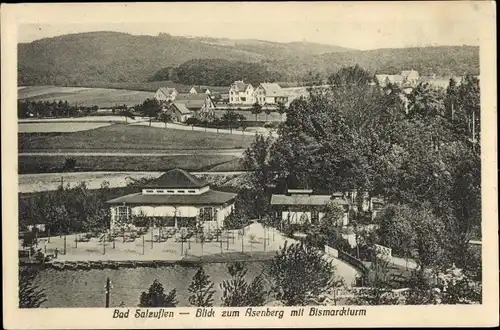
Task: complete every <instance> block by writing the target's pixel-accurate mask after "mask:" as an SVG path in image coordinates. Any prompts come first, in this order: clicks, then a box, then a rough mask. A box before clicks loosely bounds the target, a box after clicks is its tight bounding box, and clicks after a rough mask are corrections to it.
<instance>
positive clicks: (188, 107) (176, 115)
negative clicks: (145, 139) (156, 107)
mask: <svg viewBox="0 0 500 330" xmlns="http://www.w3.org/2000/svg"><path fill="white" fill-rule="evenodd" d="M214 110H215V103H214V101H213V99H212V97H211V96H210V94H189V93H188V94H185V95H178V96H177V97H176V99H175V100H174V101H173V102H169V103H168V104H167V105H165V106H164V108H163V111H171V112H172V116H173V119H174V121H175V122H179V123H185V122H186V121H187V120H188V119H189V118H192V117H202V116H204V115H206V116H207V117H211V116H213V115H214Z"/></svg>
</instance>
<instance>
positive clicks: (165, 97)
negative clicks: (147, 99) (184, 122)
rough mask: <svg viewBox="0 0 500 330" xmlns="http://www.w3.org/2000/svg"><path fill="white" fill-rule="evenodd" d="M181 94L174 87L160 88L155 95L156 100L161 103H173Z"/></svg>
mask: <svg viewBox="0 0 500 330" xmlns="http://www.w3.org/2000/svg"><path fill="white" fill-rule="evenodd" d="M178 94H179V93H178V92H177V90H176V89H175V88H173V87H160V88H158V90H157V91H156V93H155V96H154V98H155V100H157V101H159V102H167V101H173V100H175V98H176V97H177V95H178Z"/></svg>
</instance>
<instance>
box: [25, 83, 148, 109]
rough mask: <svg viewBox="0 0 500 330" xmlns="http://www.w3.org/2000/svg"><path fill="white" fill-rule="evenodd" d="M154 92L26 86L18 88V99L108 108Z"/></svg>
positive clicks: (133, 101) (136, 101) (132, 103)
mask: <svg viewBox="0 0 500 330" xmlns="http://www.w3.org/2000/svg"><path fill="white" fill-rule="evenodd" d="M153 95H154V93H152V92H144V91H136V90H126V89H110V88H83V87H56V86H26V87H23V88H20V89H18V99H19V100H28V101H50V102H52V101H54V100H55V101H59V100H62V101H68V103H70V104H72V105H74V104H78V105H83V106H93V105H97V106H99V107H100V108H108V107H112V106H114V105H117V104H126V105H129V106H133V105H136V104H139V103H142V102H143V101H144V100H145V99H147V98H152V97H153Z"/></svg>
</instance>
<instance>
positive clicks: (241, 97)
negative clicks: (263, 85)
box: [229, 80, 255, 105]
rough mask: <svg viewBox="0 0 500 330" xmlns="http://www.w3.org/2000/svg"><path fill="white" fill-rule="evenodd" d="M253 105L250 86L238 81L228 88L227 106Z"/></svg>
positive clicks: (252, 89)
mask: <svg viewBox="0 0 500 330" xmlns="http://www.w3.org/2000/svg"><path fill="white" fill-rule="evenodd" d="M254 103H255V97H254V88H253V86H252V84H247V83H245V82H243V81H242V80H238V81H235V82H234V83H233V84H232V85H231V86H230V87H229V104H247V105H252V104H254Z"/></svg>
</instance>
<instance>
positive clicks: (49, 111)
mask: <svg viewBox="0 0 500 330" xmlns="http://www.w3.org/2000/svg"><path fill="white" fill-rule="evenodd" d="M97 110H99V107H98V106H96V105H95V106H91V107H87V106H77V105H71V104H69V103H68V101H61V100H60V101H58V102H56V101H52V102H49V101H23V100H18V101H17V118H32V117H36V118H42V117H78V116H89V115H91V114H93V113H95V112H97Z"/></svg>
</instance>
